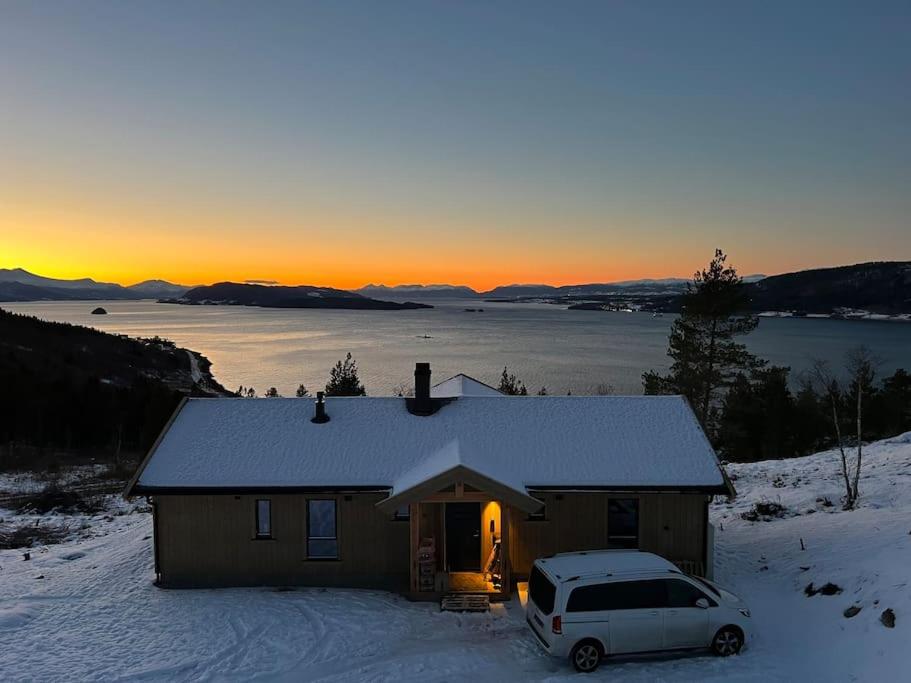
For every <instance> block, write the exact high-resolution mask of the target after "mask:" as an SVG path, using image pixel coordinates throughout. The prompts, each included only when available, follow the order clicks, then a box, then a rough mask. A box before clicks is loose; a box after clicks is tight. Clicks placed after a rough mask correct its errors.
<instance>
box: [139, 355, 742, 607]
mask: <svg viewBox="0 0 911 683" xmlns="http://www.w3.org/2000/svg"><path fill="white" fill-rule="evenodd" d="M453 379H456V378H453ZM468 380H470V378H464V377H462V378H460V379H457V381H453V380H447V382H444V383H441V384H440V385H437V390H436V391H431V384H430V367H429V364H427V363H418V364H417V368H416V370H415V395H414V397H413V398H399V397H388V398H387V397H381V398H374V397H351V398H348V397H344V398H343V397H333V398H326V399H324V398H323V397H322V396H321V395H320V396H319V397H318V398H317V399H316V400H313V399H310V398H288V399H285V398H271V399H255V400H254V399H238V398H192V399H187V400H184V401H183V403H182V404H181V405H180V406H179V408H178V409H177V410H176V412H175V414H174V416H173V417H172V418H171V420H170V422H169V424H168V425H167V426H166V428H165V429H164V431H163V433H162V435H161V436H160V437H159V439H158V441H157V442H156V444H155V445H154V446H153V448H152V449H151V451H150V453H149V454H148V456H147V457H146V459H145V460H144V461H143V463H142V464H141V465H140V467H139V469H138V471H137V472H136V475H135V476H134V477H133V479H132V480H131V481H130V482H129V484H128V485H127V488H126V490H125V492H124V493H125V495H126V496H139V495H143V496H148V497H149V500H150V501H151V504H152V509H153V513H154V548H155V574H156V578H157V582H158V583H159V584H160V585H162V586H174V587H191V586H242V585H309V586H340V587H365V588H382V589H388V590H394V591H400V592H402V593H405V594H408V595H409V596H411V597H414V598H423V597H426V598H434V597H438V596H439V595H440V594H441V593H443V592H446V591H459V590H464V591H477V592H485V593H490V594H494V595H496V594H505V593H508V592H509V591H510V589H511V587H512V586H513V585H514V583H515V582H516V581H517V580H521V579H524V578H526V577H527V576H528V574H529V572H530V569H531V565H532V562H533V561H534V560H535V558H537V557H540V556H543V555H549V554H552V553H555V552H561V551H569V550H586V549H598V548H641V549H642V550H647V551H651V552H655V553H658V554H660V555H663V556H664V557H666V558H668V559H670V560H671V561H673V562H675V563H676V564H678V565H679V566H680V567H682V568H684V569H685V570H687V571H691V572H693V573H697V574H709V575H710V574H711V563H712V560H711V555H712V551H711V549H712V537H711V527H710V525H709V521H708V504H709V501H710V500H711V498H712V496H714V495H718V494H721V495H733V489H732V488H731V485H730V483H729V482H728V480H727V478H726V476H725V474H724V472H723V470H722V469H721V467H720V465H719V463H718V460H717V458H716V456H715V453H714V451H713V450H712V448H711V446H710V445H709V443H708V441H707V440H706V438H705V435H704V434H703V432H702V430H701V428H700V426H699V424H698V422H697V421H696V418H695V416H694V415H693V412H692V410H691V409H690V407H689V404H688V403H687V402H686V401H685V400H684V399H683V398H681V397H679V396H534V397H531V396H530V397H515V396H504V395H501V394H499V393H498V392H496V391H495V390H493V394H488V393H485V394H484V395H478V393H479V392H476V391H462V389H463V388H464V387H465V386H466V384H465V383H466V382H467V381H468ZM471 381H472V382H476V380H471ZM447 384H449V389H451V390H453V395H449V396H443V395H440V394H441V393H447V392H446V390H445V389H441V388H440V387H444V386H445V385H447ZM478 384H480V383H478ZM468 386H469V388H470V389H471V388H473V389H474V390H477V387H472V385H471V382H468ZM482 386H486V385H482ZM487 388H488V389H490V387H487ZM459 391H462V393H458V392H459Z"/></svg>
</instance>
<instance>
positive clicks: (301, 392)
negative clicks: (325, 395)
mask: <svg viewBox="0 0 911 683" xmlns="http://www.w3.org/2000/svg"><path fill="white" fill-rule="evenodd" d="M294 395H295V396H297V397H298V398H304V397H306V396H309V395H310V392H309V391H307V387H305V386H304V385H303V384H298V385H297V391H295V392H294Z"/></svg>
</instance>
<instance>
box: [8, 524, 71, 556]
mask: <svg viewBox="0 0 911 683" xmlns="http://www.w3.org/2000/svg"><path fill="white" fill-rule="evenodd" d="M69 535H70V528H69V526H67V525H66V524H45V525H41V524H31V523H27V524H20V525H19V526H17V527H13V526H6V525H0V550H9V549H15V548H31V547H34V546H36V545H52V544H54V543H62V542H63V541H65V540H66V539H67V537H68V536H69ZM25 559H26V560H28V559H30V558H29V557H26V558H25Z"/></svg>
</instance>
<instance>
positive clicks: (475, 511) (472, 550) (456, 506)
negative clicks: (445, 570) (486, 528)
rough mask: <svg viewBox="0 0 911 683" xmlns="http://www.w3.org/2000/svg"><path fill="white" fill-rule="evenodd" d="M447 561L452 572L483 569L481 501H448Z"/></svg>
mask: <svg viewBox="0 0 911 683" xmlns="http://www.w3.org/2000/svg"><path fill="white" fill-rule="evenodd" d="M446 562H447V564H448V565H449V571H451V572H479V571H481V504H480V503H446Z"/></svg>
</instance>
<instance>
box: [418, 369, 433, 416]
mask: <svg viewBox="0 0 911 683" xmlns="http://www.w3.org/2000/svg"><path fill="white" fill-rule="evenodd" d="M432 412H433V403H432V401H431V400H430V363H415V366H414V413H415V414H417V415H430V414H431V413H432Z"/></svg>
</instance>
